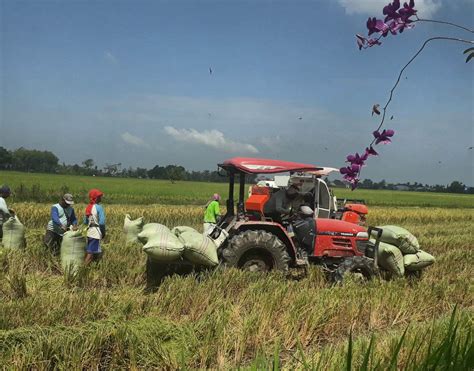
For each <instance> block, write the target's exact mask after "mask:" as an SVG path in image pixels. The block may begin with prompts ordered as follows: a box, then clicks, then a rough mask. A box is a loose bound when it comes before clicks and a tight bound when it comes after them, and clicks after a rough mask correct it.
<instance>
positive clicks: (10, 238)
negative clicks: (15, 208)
mask: <svg viewBox="0 0 474 371" xmlns="http://www.w3.org/2000/svg"><path fill="white" fill-rule="evenodd" d="M2 245H3V247H6V248H9V249H23V248H25V247H26V238H25V226H24V225H23V224H21V222H20V220H19V219H18V217H17V216H16V215H15V216H12V217H10V218H8V220H7V221H6V222H5V223H3V239H2Z"/></svg>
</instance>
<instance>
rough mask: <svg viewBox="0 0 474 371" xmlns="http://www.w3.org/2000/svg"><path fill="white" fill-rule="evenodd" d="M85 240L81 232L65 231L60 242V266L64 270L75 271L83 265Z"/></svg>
mask: <svg viewBox="0 0 474 371" xmlns="http://www.w3.org/2000/svg"><path fill="white" fill-rule="evenodd" d="M86 245H87V238H86V237H85V236H84V234H83V233H82V231H81V230H77V231H67V232H66V233H64V236H63V240H62V242H61V254H60V257H61V266H62V267H63V269H64V270H67V269H69V270H72V271H75V270H76V269H77V268H78V267H80V266H81V265H82V264H83V263H84V257H85V256H86Z"/></svg>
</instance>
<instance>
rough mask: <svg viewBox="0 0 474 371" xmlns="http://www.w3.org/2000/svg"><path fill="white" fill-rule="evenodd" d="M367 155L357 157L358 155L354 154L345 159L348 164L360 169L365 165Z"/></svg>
mask: <svg viewBox="0 0 474 371" xmlns="http://www.w3.org/2000/svg"><path fill="white" fill-rule="evenodd" d="M368 157H369V155H368V154H367V153H364V154H363V155H362V156H361V155H359V153H357V152H356V153H355V154H354V155H348V156H347V157H346V162H350V163H351V165H360V166H361V167H362V166H364V165H365V161H366V160H367V158H368Z"/></svg>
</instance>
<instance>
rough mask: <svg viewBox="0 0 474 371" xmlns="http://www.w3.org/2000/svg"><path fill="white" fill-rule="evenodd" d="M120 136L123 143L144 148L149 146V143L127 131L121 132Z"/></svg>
mask: <svg viewBox="0 0 474 371" xmlns="http://www.w3.org/2000/svg"><path fill="white" fill-rule="evenodd" d="M120 137H121V138H122V140H123V141H124V142H125V143H128V144H131V145H132V146H137V147H145V148H148V147H149V145H148V144H147V143H145V141H144V140H143V139H142V138H139V137H137V136H135V135H132V134H130V133H129V132H125V133H122V134H121V135H120Z"/></svg>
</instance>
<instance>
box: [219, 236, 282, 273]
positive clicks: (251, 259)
mask: <svg viewBox="0 0 474 371" xmlns="http://www.w3.org/2000/svg"><path fill="white" fill-rule="evenodd" d="M222 257H223V260H224V264H225V265H226V266H228V267H235V268H239V269H242V270H245V271H250V272H268V271H271V270H279V271H283V272H287V271H288V262H289V261H290V257H289V255H288V252H287V251H286V246H285V244H284V243H283V242H281V240H280V239H279V238H278V237H277V236H275V235H274V234H272V233H270V232H267V231H262V230H256V231H244V232H242V233H240V234H238V235H236V236H234V237H233V238H232V239H231V240H230V241H229V246H228V247H226V248H225V249H224V250H223V251H222Z"/></svg>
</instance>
